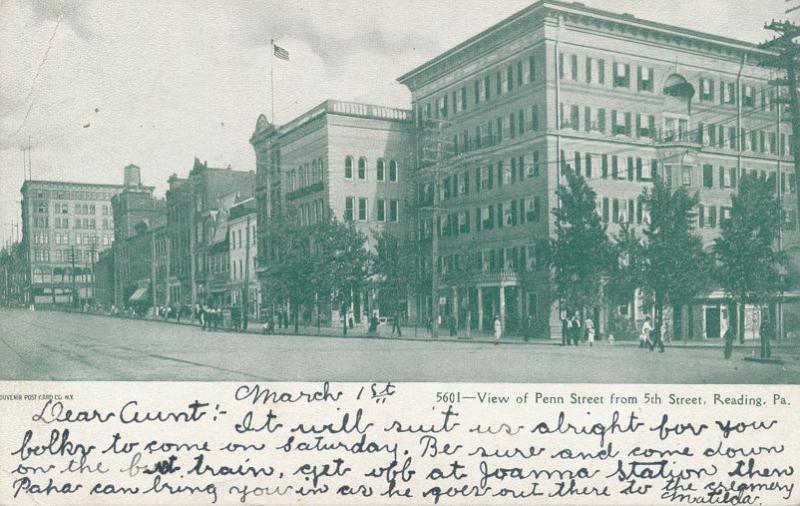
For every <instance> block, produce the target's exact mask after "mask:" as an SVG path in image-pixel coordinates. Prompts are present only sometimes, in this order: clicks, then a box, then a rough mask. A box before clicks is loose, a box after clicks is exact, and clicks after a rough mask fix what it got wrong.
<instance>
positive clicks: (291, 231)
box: [265, 215, 318, 333]
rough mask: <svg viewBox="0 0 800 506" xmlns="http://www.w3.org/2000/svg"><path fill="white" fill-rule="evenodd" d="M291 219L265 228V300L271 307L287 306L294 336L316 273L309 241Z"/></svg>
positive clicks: (281, 219) (313, 290) (286, 217)
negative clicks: (270, 303) (292, 318)
mask: <svg viewBox="0 0 800 506" xmlns="http://www.w3.org/2000/svg"><path fill="white" fill-rule="evenodd" d="M309 232H310V230H309V229H307V228H303V227H300V226H299V225H298V223H297V221H296V220H295V219H293V216H292V215H287V216H284V217H282V218H279V219H276V220H274V221H272V222H271V223H270V224H269V225H268V227H267V236H268V244H269V245H270V246H271V251H270V252H269V255H267V262H266V270H265V282H266V283H265V284H266V286H267V288H268V289H267V292H266V294H265V295H266V296H267V297H268V298H269V299H270V301H271V302H272V303H273V304H280V303H283V302H285V301H288V302H289V305H290V308H291V310H292V312H293V315H292V316H293V317H294V322H295V333H297V332H298V325H299V323H298V319H299V311H300V307H301V306H302V305H303V303H304V302H305V301H308V300H309V299H310V298H311V297H313V296H314V294H315V291H316V290H315V289H316V286H317V285H316V279H315V278H316V277H317V276H318V273H317V272H316V269H315V263H314V261H313V258H312V256H311V249H312V244H311V242H312V237H311V234H310V233H309Z"/></svg>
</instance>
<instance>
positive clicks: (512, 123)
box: [508, 112, 517, 139]
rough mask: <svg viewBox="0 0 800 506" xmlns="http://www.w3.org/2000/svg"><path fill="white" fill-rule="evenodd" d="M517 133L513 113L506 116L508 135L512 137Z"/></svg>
mask: <svg viewBox="0 0 800 506" xmlns="http://www.w3.org/2000/svg"><path fill="white" fill-rule="evenodd" d="M516 135H517V122H516V121H515V116H514V113H513V112H512V113H511V114H509V116H508V136H509V137H511V138H512V139H513V138H514V136H516Z"/></svg>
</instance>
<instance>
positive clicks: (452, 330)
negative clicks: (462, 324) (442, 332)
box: [448, 315, 458, 337]
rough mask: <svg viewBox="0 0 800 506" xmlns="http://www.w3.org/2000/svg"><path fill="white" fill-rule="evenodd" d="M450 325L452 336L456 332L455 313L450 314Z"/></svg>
mask: <svg viewBox="0 0 800 506" xmlns="http://www.w3.org/2000/svg"><path fill="white" fill-rule="evenodd" d="M448 326H449V327H450V337H454V336H456V335H457V334H458V324H457V323H456V317H455V315H450V319H449V325H448Z"/></svg>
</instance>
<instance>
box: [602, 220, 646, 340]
mask: <svg viewBox="0 0 800 506" xmlns="http://www.w3.org/2000/svg"><path fill="white" fill-rule="evenodd" d="M612 248H613V252H614V258H615V259H616V262H612V264H611V269H610V270H609V273H608V277H607V279H606V283H605V285H604V286H603V295H604V296H605V299H606V301H607V302H608V303H609V305H610V306H611V307H615V306H620V305H626V304H629V303H630V302H631V300H633V298H634V296H635V293H636V289H637V288H639V287H640V286H641V283H642V276H643V272H644V243H643V242H642V238H641V237H640V236H639V235H638V234H637V233H636V230H635V229H634V228H632V227H631V226H630V224H629V223H628V222H623V223H622V224H621V225H620V230H619V232H618V233H617V235H615V236H614V237H613V239H612ZM614 314H616V313H614ZM610 323H611V322H610ZM611 326H612V327H613V328H614V331H616V332H620V331H621V332H623V333H631V332H632V331H633V329H632V326H631V321H630V319H628V320H627V321H623V320H622V319H621V318H617V321H614V322H613V324H612V325H611Z"/></svg>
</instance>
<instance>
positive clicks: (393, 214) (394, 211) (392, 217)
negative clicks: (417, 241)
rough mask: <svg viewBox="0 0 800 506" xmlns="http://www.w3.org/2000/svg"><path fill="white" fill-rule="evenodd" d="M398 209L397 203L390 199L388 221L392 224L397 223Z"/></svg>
mask: <svg viewBox="0 0 800 506" xmlns="http://www.w3.org/2000/svg"><path fill="white" fill-rule="evenodd" d="M398 208H399V201H398V200H395V199H392V200H390V201H389V221H390V222H392V223H397V220H398V212H399V211H398Z"/></svg>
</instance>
